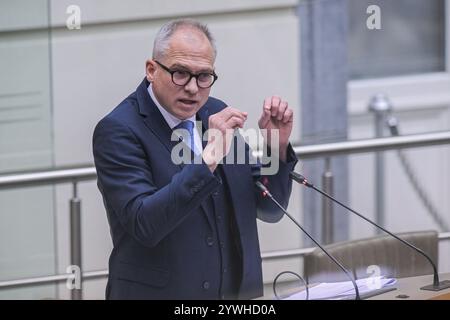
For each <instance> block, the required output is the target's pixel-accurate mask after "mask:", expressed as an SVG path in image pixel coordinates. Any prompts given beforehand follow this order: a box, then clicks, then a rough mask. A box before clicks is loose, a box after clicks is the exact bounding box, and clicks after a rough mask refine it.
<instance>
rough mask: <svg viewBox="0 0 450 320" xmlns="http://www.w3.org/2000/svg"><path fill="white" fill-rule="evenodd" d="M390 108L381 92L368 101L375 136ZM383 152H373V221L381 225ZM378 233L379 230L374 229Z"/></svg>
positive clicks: (381, 135)
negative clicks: (372, 116) (373, 120)
mask: <svg viewBox="0 0 450 320" xmlns="http://www.w3.org/2000/svg"><path fill="white" fill-rule="evenodd" d="M391 110H392V107H391V103H390V101H389V100H388V98H387V97H386V96H385V95H383V94H377V95H375V96H374V97H372V99H371V100H370V102H369V111H371V112H373V113H374V114H375V124H374V125H375V136H376V137H377V138H382V137H383V136H384V134H383V132H384V128H385V121H386V116H387V115H388V113H390V112H391ZM384 204H385V201H384V153H383V152H376V153H375V222H376V223H377V224H379V225H381V226H384V225H385V219H384V218H385V212H384ZM376 232H377V233H380V232H381V230H378V229H377V230H376Z"/></svg>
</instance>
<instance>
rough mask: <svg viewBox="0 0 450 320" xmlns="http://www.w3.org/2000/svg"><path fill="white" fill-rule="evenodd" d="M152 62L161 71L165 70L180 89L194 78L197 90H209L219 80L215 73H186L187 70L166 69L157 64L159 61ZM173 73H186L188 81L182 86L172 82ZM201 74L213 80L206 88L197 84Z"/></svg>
mask: <svg viewBox="0 0 450 320" xmlns="http://www.w3.org/2000/svg"><path fill="white" fill-rule="evenodd" d="M153 61H155V62H156V63H157V64H158V65H159V66H160V67H161V68H163V69H164V70H166V71H167V72H168V73H170V76H171V78H172V82H173V83H174V84H176V85H177V86H180V87H184V86H185V85H187V84H188V83H189V82H191V79H192V78H195V82H196V83H197V86H198V87H199V88H202V89H208V88H211V87H212V85H213V84H214V82H216V80H217V79H218V78H219V77H218V76H217V74H216V73H215V72H212V73H209V72H200V73H197V74H195V73H191V72H190V71H187V70H171V69H170V68H169V67H166V66H165V65H163V64H162V63H161V62H159V61H157V60H153ZM175 72H186V73H188V74H189V79H188V80H187V81H186V83H184V84H179V83H176V82H175V81H174V80H173V75H174V74H175ZM202 74H207V75H209V76H212V77H213V79H214V80H213V81H212V82H211V84H210V85H209V86H207V87H204V86H201V85H200V84H199V83H198V77H199V76H200V75H202Z"/></svg>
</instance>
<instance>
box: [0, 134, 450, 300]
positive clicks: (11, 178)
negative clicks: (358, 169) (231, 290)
mask: <svg viewBox="0 0 450 320" xmlns="http://www.w3.org/2000/svg"><path fill="white" fill-rule="evenodd" d="M444 144H450V131H444V132H436V133H427V134H417V135H409V136H401V137H388V138H377V139H366V140H356V141H345V142H337V143H327V144H320V145H310V146H296V147H294V151H295V153H296V155H297V156H298V157H300V158H301V159H302V160H304V159H311V158H321V157H323V158H329V157H332V156H337V155H349V154H358V153H367V152H378V151H387V150H397V149H406V148H417V147H426V146H436V145H444ZM327 171H331V168H329V167H327ZM96 176H97V175H96V171H95V167H93V166H92V165H90V166H86V167H81V168H80V167H79V168H66V169H59V170H48V171H40V172H32V173H17V174H8V175H3V176H0V190H6V189H12V188H23V187H30V186H42V185H49V184H50V185H53V184H61V183H72V185H73V195H72V198H71V199H70V217H71V219H70V231H71V235H70V248H71V249H70V250H71V254H70V256H71V264H72V265H75V266H81V223H80V216H81V199H79V198H78V195H77V184H78V183H79V182H81V181H89V180H93V179H95V178H96ZM449 239H450V232H446V233H441V234H439V240H440V241H442V240H449ZM313 250H314V248H302V249H295V250H283V251H274V252H264V253H262V258H263V259H264V260H270V259H280V258H290V257H296V256H302V255H304V254H307V253H310V252H312V251H313ZM107 276H108V270H98V271H89V272H81V273H80V277H81V279H79V280H80V282H81V283H82V282H83V280H88V279H95V278H103V277H107ZM74 277H75V275H74V274H61V275H52V276H44V277H33V278H25V279H15V280H8V281H0V289H2V288H13V287H14V288H15V287H21V286H30V285H43V284H48V283H58V282H61V281H67V280H69V279H70V280H71V279H74ZM72 299H82V289H81V288H80V289H76V290H72Z"/></svg>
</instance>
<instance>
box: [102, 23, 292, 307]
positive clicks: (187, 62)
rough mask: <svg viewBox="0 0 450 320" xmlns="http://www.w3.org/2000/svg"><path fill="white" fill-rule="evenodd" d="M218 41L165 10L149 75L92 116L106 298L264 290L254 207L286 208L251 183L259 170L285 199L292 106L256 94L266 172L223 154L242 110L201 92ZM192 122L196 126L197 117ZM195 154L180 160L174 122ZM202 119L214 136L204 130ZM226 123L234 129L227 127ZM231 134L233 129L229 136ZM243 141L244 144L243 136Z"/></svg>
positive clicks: (262, 211) (261, 210)
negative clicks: (107, 241)
mask: <svg viewBox="0 0 450 320" xmlns="http://www.w3.org/2000/svg"><path fill="white" fill-rule="evenodd" d="M215 56H216V50H215V46H214V41H213V38H212V36H211V34H210V32H209V31H208V29H207V27H206V26H204V25H202V24H200V23H198V22H196V21H193V20H178V21H172V22H170V23H168V24H166V25H164V26H163V27H162V28H161V30H160V31H159V33H158V34H157V36H156V38H155V43H154V49H153V57H152V59H149V60H148V61H147V62H146V74H147V75H146V78H145V79H144V80H143V81H142V83H141V84H140V85H139V87H138V88H137V89H136V91H135V92H134V93H132V94H131V95H130V96H129V97H127V98H126V99H125V100H124V101H123V102H121V103H120V104H119V105H118V106H117V107H116V108H115V109H114V110H113V111H112V112H110V113H109V114H108V115H107V116H105V117H104V118H103V119H102V120H101V121H100V122H99V123H98V125H97V126H96V128H95V132H94V137H93V152H94V159H95V166H96V169H97V174H98V187H99V189H100V191H101V193H102V195H103V201H104V205H105V208H106V211H107V215H108V222H109V225H110V230H111V236H112V240H113V245H114V248H113V251H112V253H111V256H110V260H109V279H108V285H107V289H106V298H107V299H249V298H254V297H258V296H261V295H262V294H263V284H262V270H261V254H260V249H259V241H258V234H257V224H256V219H257V218H259V219H262V220H264V221H267V222H277V221H279V220H280V219H281V218H282V215H283V213H282V212H281V211H280V210H279V209H278V208H276V207H275V206H274V205H273V204H272V203H271V202H270V201H268V200H267V199H264V198H263V196H262V195H261V194H260V193H259V192H258V191H257V190H256V188H255V185H254V183H255V181H256V180H257V179H261V181H263V182H264V183H265V184H266V185H267V186H268V187H269V188H270V190H271V191H272V194H274V196H275V197H276V198H278V200H279V201H280V203H281V204H282V205H283V206H285V207H286V206H287V204H288V200H289V195H290V192H291V183H290V181H289V176H288V173H289V171H291V170H292V169H293V168H294V166H295V163H296V159H295V154H294V153H293V150H292V147H291V146H290V144H289V141H288V140H289V136H290V133H291V130H292V121H293V112H292V110H291V109H290V108H289V107H288V105H287V103H286V102H285V101H282V100H281V99H280V98H279V97H276V96H274V97H270V98H267V99H266V100H265V101H264V105H263V110H262V116H261V118H260V120H259V127H260V129H265V135H264V136H265V138H266V141H267V142H268V144H270V141H272V139H271V136H274V134H275V131H276V132H277V133H278V137H279V139H278V141H276V142H277V146H274V145H269V151H271V152H272V156H273V155H275V157H274V159H275V160H273V161H279V169H278V171H277V173H276V174H275V175H266V176H263V175H261V172H262V171H261V165H260V164H259V163H257V164H254V163H253V164H251V163H245V164H236V163H228V162H227V163H226V164H223V163H221V160H222V158H223V157H224V156H226V155H227V154H229V153H230V150H231V148H233V147H234V144H233V141H236V139H237V138H236V137H237V136H239V135H236V134H234V133H235V130H236V129H237V128H242V127H243V125H244V122H245V121H246V119H247V113H246V112H242V111H239V110H238V109H235V108H231V107H228V106H226V105H225V104H224V103H223V102H222V101H220V100H217V99H215V98H212V97H209V92H210V88H211V86H212V85H213V83H214V82H215V81H216V79H217V76H216V74H215V71H214V61H215ZM196 120H197V121H198V123H200V126H198V127H199V128H195V126H194V125H193V123H194V122H195V121H196ZM179 128H181V129H183V130H186V132H188V133H189V134H188V135H187V136H186V137H185V139H184V140H183V141H182V142H181V143H183V144H184V145H186V146H188V147H189V149H188V150H190V151H192V153H191V155H193V156H194V157H195V158H196V159H197V160H200V161H199V162H198V163H184V164H177V163H176V161H174V154H173V152H172V151H173V150H174V147H175V146H176V145H177V144H178V143H180V142H179V141H173V139H172V138H173V133H174V131H176V129H179ZM208 129H210V130H211V129H214V130H215V132H219V133H222V134H223V136H222V137H223V139H217V136H216V137H215V138H213V135H210V134H206V137H207V139H206V141H203V143H202V139H201V136H202V135H201V133H202V132H203V131H205V130H208ZM230 132H231V134H230ZM238 138H239V137H238ZM244 152H246V153H250V152H251V151H250V149H249V148H248V146H246V148H245V151H244Z"/></svg>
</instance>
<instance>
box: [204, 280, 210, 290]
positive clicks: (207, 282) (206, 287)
mask: <svg viewBox="0 0 450 320" xmlns="http://www.w3.org/2000/svg"><path fill="white" fill-rule="evenodd" d="M203 289H205V290H208V289H209V281H205V282H203Z"/></svg>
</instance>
